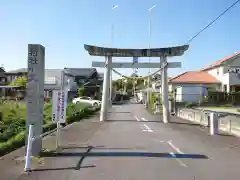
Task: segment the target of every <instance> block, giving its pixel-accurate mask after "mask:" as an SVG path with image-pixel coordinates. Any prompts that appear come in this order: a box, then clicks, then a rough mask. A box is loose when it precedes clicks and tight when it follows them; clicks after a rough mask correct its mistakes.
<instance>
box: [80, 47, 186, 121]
mask: <svg viewBox="0 0 240 180" xmlns="http://www.w3.org/2000/svg"><path fill="white" fill-rule="evenodd" d="M84 48H85V49H86V50H87V51H88V53H89V54H90V55H91V56H105V62H92V66H93V67H104V68H105V71H104V80H103V94H102V107H101V113H100V121H104V120H105V119H106V118H107V113H108V105H109V100H108V97H109V95H110V93H109V92H110V90H109V87H110V83H112V82H110V72H111V70H112V68H156V67H159V68H161V69H162V70H161V82H162V83H161V90H162V105H163V122H164V123H168V120H169V103H168V76H167V68H176V67H181V62H172V63H167V57H173V56H181V55H183V54H184V52H185V51H186V50H187V49H188V48H189V45H183V46H176V47H168V48H152V49H119V48H105V47H97V46H92V45H86V44H85V45H84ZM112 57H159V58H160V62H159V63H137V64H134V63H131V62H130V63H124V62H123V63H119V62H118V63H117V62H114V63H112Z"/></svg>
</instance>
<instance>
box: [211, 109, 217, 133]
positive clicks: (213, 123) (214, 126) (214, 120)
mask: <svg viewBox="0 0 240 180" xmlns="http://www.w3.org/2000/svg"><path fill="white" fill-rule="evenodd" d="M210 134H211V135H217V134H218V117H217V114H216V113H211V114H210Z"/></svg>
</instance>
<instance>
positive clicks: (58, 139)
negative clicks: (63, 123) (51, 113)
mask: <svg viewBox="0 0 240 180" xmlns="http://www.w3.org/2000/svg"><path fill="white" fill-rule="evenodd" d="M59 147H60V123H59V122H57V132H56V150H58V148H59Z"/></svg>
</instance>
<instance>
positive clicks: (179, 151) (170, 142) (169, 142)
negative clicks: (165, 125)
mask: <svg viewBox="0 0 240 180" xmlns="http://www.w3.org/2000/svg"><path fill="white" fill-rule="evenodd" d="M167 143H168V144H169V146H171V147H172V148H173V149H174V150H175V151H176V152H177V153H179V154H184V153H183V152H182V151H181V150H180V149H179V148H178V147H176V146H175V145H174V144H173V143H172V141H168V142H167Z"/></svg>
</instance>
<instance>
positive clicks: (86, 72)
mask: <svg viewBox="0 0 240 180" xmlns="http://www.w3.org/2000/svg"><path fill="white" fill-rule="evenodd" d="M64 69H65V70H66V71H67V72H69V73H70V74H73V75H74V76H87V77H90V76H91V75H92V74H93V73H94V72H96V68H64Z"/></svg>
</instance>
